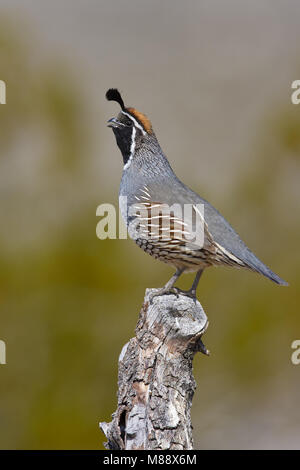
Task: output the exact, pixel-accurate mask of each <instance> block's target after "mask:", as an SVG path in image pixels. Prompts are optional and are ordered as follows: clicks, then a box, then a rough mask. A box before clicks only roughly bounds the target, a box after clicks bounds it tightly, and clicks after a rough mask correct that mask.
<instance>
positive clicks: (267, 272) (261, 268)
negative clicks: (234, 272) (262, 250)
mask: <svg viewBox="0 0 300 470" xmlns="http://www.w3.org/2000/svg"><path fill="white" fill-rule="evenodd" d="M251 255H253V256H251V259H249V258H247V265H248V266H249V268H250V269H252V270H253V271H256V272H257V273H259V274H262V275H263V276H265V277H267V278H268V279H270V280H271V281H273V282H276V284H279V285H280V286H288V285H289V284H288V282H286V281H285V280H284V279H282V278H281V277H279V276H278V275H277V274H275V273H273V271H272V270H271V269H270V268H268V266H266V265H265V264H264V263H263V262H262V261H260V260H259V259H258V258H257V257H256V256H255V255H254V254H253V253H251Z"/></svg>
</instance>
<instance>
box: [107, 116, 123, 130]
mask: <svg viewBox="0 0 300 470" xmlns="http://www.w3.org/2000/svg"><path fill="white" fill-rule="evenodd" d="M122 126H124V124H123V123H122V122H119V121H117V119H116V118H111V119H110V120H109V121H107V127H117V128H120V127H122Z"/></svg>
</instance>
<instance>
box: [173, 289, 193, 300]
mask: <svg viewBox="0 0 300 470" xmlns="http://www.w3.org/2000/svg"><path fill="white" fill-rule="evenodd" d="M176 289H177V292H178V294H181V295H185V296H186V297H190V298H191V299H194V300H196V289H189V290H182V289H178V288H176Z"/></svg>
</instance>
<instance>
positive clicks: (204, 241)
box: [106, 88, 287, 296]
mask: <svg viewBox="0 0 300 470" xmlns="http://www.w3.org/2000/svg"><path fill="white" fill-rule="evenodd" d="M106 98H107V99H108V100H109V101H116V102H117V103H119V105H120V106H121V111H120V113H119V114H118V116H117V117H116V118H112V119H110V120H109V121H108V126H109V127H111V128H112V130H113V132H114V135H115V138H116V141H117V145H118V147H119V149H120V151H121V154H122V157H123V162H124V168H123V174H122V180H121V184H120V192H119V203H120V209H121V213H122V216H123V218H124V220H125V223H126V225H127V228H128V233H129V235H130V237H131V238H133V239H134V241H135V242H136V243H137V244H138V245H139V246H140V247H141V248H142V249H143V250H144V251H146V252H147V253H149V254H150V255H152V256H153V257H155V258H157V259H159V260H161V261H164V262H165V263H168V264H170V265H171V266H173V267H174V268H175V269H176V272H175V274H174V275H173V276H172V278H171V279H170V280H169V281H168V282H167V284H166V285H165V286H164V287H163V288H162V289H160V291H159V292H158V293H157V294H156V295H158V294H162V293H168V292H174V290H176V289H175V288H174V284H175V282H176V280H177V279H178V277H179V276H180V275H181V274H182V273H183V272H189V271H193V272H196V276H195V280H194V282H193V285H192V287H191V289H190V290H189V291H187V292H186V293H187V294H188V295H191V296H195V295H196V288H197V285H198V282H199V279H200V276H201V274H202V272H203V270H204V269H205V268H207V267H209V266H218V265H228V266H235V267H238V268H246V269H248V270H251V271H255V272H257V273H260V274H262V275H264V276H266V277H267V278H269V279H271V280H272V281H274V282H275V283H277V284H280V285H287V283H286V282H285V281H284V280H283V279H281V278H280V277H279V276H277V274H275V273H274V272H272V271H271V270H270V269H269V268H268V267H267V266H266V265H265V264H264V263H262V262H261V261H260V260H259V259H258V258H257V257H256V256H255V255H254V253H252V252H251V251H250V250H249V248H248V247H247V246H246V245H245V243H244V242H243V241H242V240H241V239H240V237H239V235H238V234H237V233H236V232H235V230H234V229H233V228H232V227H231V225H230V224H229V223H228V222H227V221H226V220H225V219H224V217H223V216H222V215H221V214H220V213H219V212H218V211H217V210H216V209H215V208H214V207H213V206H212V205H211V204H209V203H208V202H207V201H206V200H205V199H203V198H201V197H200V196H199V195H198V194H197V193H195V192H194V191H192V190H191V189H190V188H188V187H187V186H186V185H185V184H184V183H182V182H181V181H180V180H179V179H178V178H177V176H176V175H175V173H174V172H173V170H172V168H171V166H170V164H169V162H168V160H167V158H166V156H165V155H164V153H163V151H162V149H161V147H160V145H159V143H158V140H157V138H156V136H155V134H154V132H153V129H152V125H151V123H150V121H149V119H148V118H147V117H146V116H145V115H144V114H142V113H141V112H139V111H137V110H136V109H135V108H130V107H125V106H124V102H123V99H122V97H121V95H120V93H119V91H118V90H117V89H113V88H111V89H109V90H108V91H107V93H106ZM181 292H182V291H181Z"/></svg>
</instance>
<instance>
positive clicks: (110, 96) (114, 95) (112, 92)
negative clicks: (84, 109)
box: [105, 88, 125, 111]
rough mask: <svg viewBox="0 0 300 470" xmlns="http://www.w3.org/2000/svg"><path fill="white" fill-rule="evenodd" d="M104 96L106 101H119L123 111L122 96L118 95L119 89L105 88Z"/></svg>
mask: <svg viewBox="0 0 300 470" xmlns="http://www.w3.org/2000/svg"><path fill="white" fill-rule="evenodd" d="M105 96H106V99H107V100H108V101H116V102H117V103H119V105H120V106H121V108H122V110H123V111H124V109H125V106H124V101H123V100H122V96H121V95H120V92H119V90H117V89H116V88H110V89H109V90H107V92H106V95H105Z"/></svg>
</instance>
